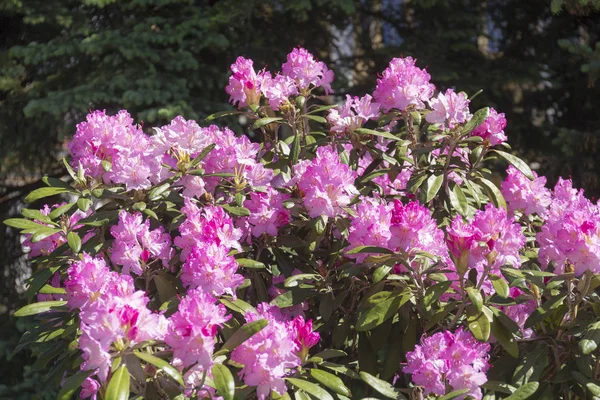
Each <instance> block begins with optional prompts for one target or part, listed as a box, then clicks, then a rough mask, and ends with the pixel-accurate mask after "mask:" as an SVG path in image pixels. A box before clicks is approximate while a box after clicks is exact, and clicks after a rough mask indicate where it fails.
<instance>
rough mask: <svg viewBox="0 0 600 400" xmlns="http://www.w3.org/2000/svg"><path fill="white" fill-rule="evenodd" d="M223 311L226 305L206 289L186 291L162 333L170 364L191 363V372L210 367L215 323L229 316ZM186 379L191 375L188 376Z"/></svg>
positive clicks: (216, 324) (183, 365) (217, 325)
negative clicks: (170, 358) (169, 348)
mask: <svg viewBox="0 0 600 400" xmlns="http://www.w3.org/2000/svg"><path fill="white" fill-rule="evenodd" d="M226 313H227V309H226V308H225V306H223V305H222V304H216V300H215V298H214V297H212V296H210V295H209V294H207V293H206V292H204V291H202V290H197V289H196V290H190V291H188V294H187V296H186V297H184V298H183V299H181V302H180V303H179V307H178V311H177V312H176V313H175V314H173V315H172V316H171V317H170V318H169V327H168V331H167V334H166V335H165V343H167V344H168V345H169V346H170V347H171V348H172V349H173V361H172V364H173V366H175V367H176V368H178V369H179V370H180V371H182V370H183V369H184V368H187V367H190V366H194V368H193V374H194V375H201V374H202V372H205V371H210V369H211V367H212V365H213V360H212V355H213V352H214V349H215V336H216V333H217V327H221V326H222V325H223V324H224V323H225V322H226V321H227V320H229V318H231V316H229V315H225V314H226ZM188 380H193V377H191V376H190V377H187V378H186V381H188Z"/></svg>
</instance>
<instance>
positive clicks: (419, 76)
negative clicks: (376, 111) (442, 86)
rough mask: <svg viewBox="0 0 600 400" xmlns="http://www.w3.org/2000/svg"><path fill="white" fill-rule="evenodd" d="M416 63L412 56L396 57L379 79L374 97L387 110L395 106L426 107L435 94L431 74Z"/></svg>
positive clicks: (403, 108)
mask: <svg viewBox="0 0 600 400" xmlns="http://www.w3.org/2000/svg"><path fill="white" fill-rule="evenodd" d="M416 63H417V60H415V59H414V58H412V57H406V58H394V59H393V60H392V61H391V62H390V65H389V66H388V67H387V68H386V69H385V71H383V73H382V74H381V78H379V79H377V87H376V88H375V91H374V92H373V97H374V98H375V101H377V103H379V104H381V107H382V108H383V110H384V111H385V112H388V111H390V110H392V109H394V108H395V109H398V110H400V111H404V110H406V109H407V108H408V107H409V106H414V107H418V108H424V107H425V102H427V101H429V99H430V98H431V97H432V96H433V91H434V90H435V86H434V85H433V84H432V83H430V82H429V80H430V79H431V76H429V74H428V73H427V71H425V70H424V69H421V68H419V67H417V66H416V65H415V64H416Z"/></svg>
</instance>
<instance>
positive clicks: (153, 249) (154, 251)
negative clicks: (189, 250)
mask: <svg viewBox="0 0 600 400" xmlns="http://www.w3.org/2000/svg"><path fill="white" fill-rule="evenodd" d="M110 233H111V234H112V235H113V237H114V238H115V241H114V242H113V245H112V251H111V254H110V260H111V261H112V262H113V263H115V264H118V265H122V266H123V273H125V274H128V273H129V272H130V271H131V272H133V273H134V274H137V275H142V273H143V272H144V269H145V267H146V266H147V265H148V264H149V263H150V262H152V261H154V260H160V261H161V262H162V265H163V266H165V267H168V266H169V261H170V260H171V257H172V255H173V249H172V248H171V236H170V235H169V234H168V233H166V232H165V229H164V228H163V227H162V226H159V227H158V228H156V229H153V230H150V220H149V219H146V221H144V222H142V214H141V213H135V214H129V213H127V212H126V211H125V210H121V212H120V213H119V223H118V224H117V225H115V226H113V227H112V228H111V229H110ZM151 260H152V261H151Z"/></svg>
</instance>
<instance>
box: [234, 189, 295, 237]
mask: <svg viewBox="0 0 600 400" xmlns="http://www.w3.org/2000/svg"><path fill="white" fill-rule="evenodd" d="M289 197H290V196H289V195H288V194H285V193H280V192H278V191H277V190H275V189H273V187H271V186H267V190H266V192H252V193H250V196H249V198H248V199H247V200H246V201H245V202H244V207H246V208H247V209H248V210H250V216H249V217H247V218H245V221H247V223H248V224H249V230H250V233H251V235H252V236H254V237H259V236H261V235H263V234H267V235H270V236H277V230H278V229H279V228H280V227H282V226H284V225H285V224H287V223H288V222H289V220H290V212H289V211H288V210H287V209H286V208H285V207H284V206H283V202H284V201H285V200H287V199H289Z"/></svg>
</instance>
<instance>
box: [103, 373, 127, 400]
mask: <svg viewBox="0 0 600 400" xmlns="http://www.w3.org/2000/svg"><path fill="white" fill-rule="evenodd" d="M104 398H106V399H110V400H129V371H128V370H127V366H126V365H125V364H123V365H121V367H120V368H119V369H118V370H117V372H115V373H114V374H113V376H112V377H111V378H110V382H109V383H108V387H107V388H106V394H105V395H104Z"/></svg>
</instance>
